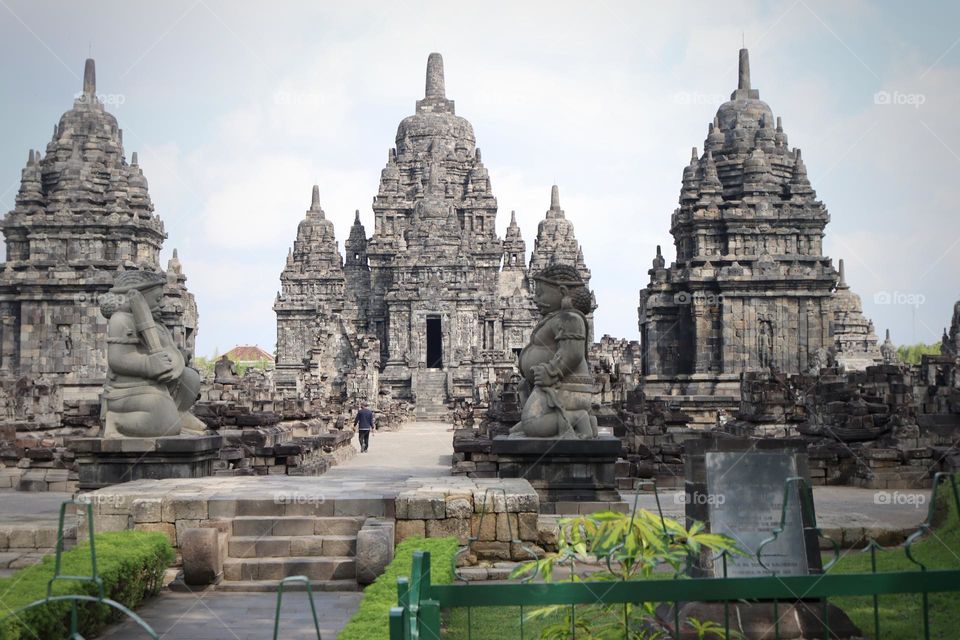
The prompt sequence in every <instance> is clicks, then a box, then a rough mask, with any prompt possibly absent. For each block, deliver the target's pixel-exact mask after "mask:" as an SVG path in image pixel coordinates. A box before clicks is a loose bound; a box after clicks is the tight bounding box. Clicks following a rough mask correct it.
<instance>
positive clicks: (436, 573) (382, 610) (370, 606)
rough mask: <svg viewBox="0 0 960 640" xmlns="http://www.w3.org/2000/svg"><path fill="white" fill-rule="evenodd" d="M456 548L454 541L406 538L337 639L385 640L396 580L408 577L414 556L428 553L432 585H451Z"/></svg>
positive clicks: (394, 597)
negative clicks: (420, 552) (416, 553)
mask: <svg viewBox="0 0 960 640" xmlns="http://www.w3.org/2000/svg"><path fill="white" fill-rule="evenodd" d="M457 549H458V545H457V539H456V538H407V539H406V540H404V541H403V542H401V543H400V544H398V545H397V548H396V552H395V553H394V557H393V561H392V562H391V563H390V564H389V565H387V569H386V571H384V573H383V575H382V576H380V577H379V578H377V579H376V580H375V581H374V583H373V584H371V585H370V586H369V587H367V588H366V589H364V591H363V600H362V601H361V602H360V608H359V609H357V612H356V613H354V614H353V617H352V618H350V622H348V623H347V626H346V627H344V629H343V631H341V632H340V635H338V636H337V640H378V639H382V640H388V639H389V637H390V629H389V627H388V624H389V623H388V620H389V619H390V607H393V606H396V604H397V578H400V577H403V576H409V575H410V568H411V567H412V566H413V553H414V552H415V551H429V552H430V581H431V583H432V584H450V582H452V581H453V564H454V556H456V554H457Z"/></svg>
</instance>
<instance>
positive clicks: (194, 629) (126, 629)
mask: <svg viewBox="0 0 960 640" xmlns="http://www.w3.org/2000/svg"><path fill="white" fill-rule="evenodd" d="M362 598H363V594H362V593H329V592H327V593H316V594H314V596H313V600H314V605H315V606H316V608H317V618H318V620H319V621H320V634H321V636H322V637H323V639H324V640H333V639H334V638H336V635H337V633H339V632H340V630H341V629H343V627H344V626H345V625H346V624H347V621H348V620H349V619H350V616H352V615H353V613H354V612H355V611H356V610H357V607H358V606H359V605H360V600H361V599H362ZM276 606H277V597H276V596H275V595H274V594H272V593H218V592H215V591H214V592H204V593H198V594H192V593H171V592H169V591H164V592H162V593H161V595H160V596H159V597H157V598H154V599H153V600H151V601H150V602H148V603H147V604H145V605H143V606H142V607H140V608H139V609H137V614H138V615H139V616H140V617H142V618H143V619H144V620H145V621H146V623H147V624H149V625H150V626H151V627H153V630H154V631H156V632H157V634H158V635H159V636H160V637H161V638H162V639H164V640H267V639H269V638H272V637H273V624H274V614H275V612H276ZM97 637H98V638H104V639H105V640H142V639H143V638H146V637H147V635H146V634H145V633H144V632H143V630H142V628H141V627H140V626H139V625H136V624H134V623H133V622H123V623H120V624H116V625H114V626H113V627H111V628H110V629H108V630H107V631H105V632H104V633H103V634H101V635H99V636H97ZM279 637H280V638H283V640H301V639H302V640H307V639H308V638H309V639H310V640H316V639H317V632H316V631H315V630H314V626H313V618H312V617H311V615H310V604H309V602H308V601H307V594H306V593H302V592H292V593H288V594H284V596H283V611H282V613H281V616H280V633H279Z"/></svg>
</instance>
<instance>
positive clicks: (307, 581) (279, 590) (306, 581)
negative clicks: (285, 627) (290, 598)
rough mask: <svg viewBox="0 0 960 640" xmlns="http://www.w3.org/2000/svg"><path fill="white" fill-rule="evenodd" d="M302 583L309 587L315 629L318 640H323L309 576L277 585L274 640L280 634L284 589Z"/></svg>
mask: <svg viewBox="0 0 960 640" xmlns="http://www.w3.org/2000/svg"><path fill="white" fill-rule="evenodd" d="M294 583H302V584H304V585H306V587H307V598H309V599H310V612H311V613H312V614H313V628H314V629H315V630H316V632H317V640H323V639H322V638H321V637H320V621H319V620H318V619H317V607H316V605H315V604H314V603H313V588H312V587H311V586H310V578H308V577H307V576H289V577H287V578H284V579H283V580H281V581H280V583H279V584H278V585H277V612H276V615H275V616H274V618H273V640H277V638H279V637H280V636H279V633H280V604H281V603H282V602H283V588H284V587H285V586H286V585H288V584H294Z"/></svg>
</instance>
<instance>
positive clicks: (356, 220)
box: [353, 209, 360, 224]
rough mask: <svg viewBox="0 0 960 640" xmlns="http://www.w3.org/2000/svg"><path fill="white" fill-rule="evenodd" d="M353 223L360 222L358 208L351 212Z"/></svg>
mask: <svg viewBox="0 0 960 640" xmlns="http://www.w3.org/2000/svg"><path fill="white" fill-rule="evenodd" d="M353 224H360V209H356V210H355V211H354V213H353Z"/></svg>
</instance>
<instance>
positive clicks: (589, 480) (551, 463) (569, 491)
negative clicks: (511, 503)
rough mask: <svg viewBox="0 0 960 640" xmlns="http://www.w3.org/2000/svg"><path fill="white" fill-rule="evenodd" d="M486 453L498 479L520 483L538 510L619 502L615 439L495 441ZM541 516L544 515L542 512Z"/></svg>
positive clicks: (619, 450) (504, 437)
mask: <svg viewBox="0 0 960 640" xmlns="http://www.w3.org/2000/svg"><path fill="white" fill-rule="evenodd" d="M490 452H491V453H492V454H495V455H496V458H497V477H498V478H525V479H526V480H528V481H529V482H530V484H531V485H533V488H534V489H536V491H537V494H539V496H540V502H541V505H542V506H545V504H544V503H559V502H619V501H620V494H619V493H618V492H617V487H616V473H615V471H614V464H615V463H616V462H617V458H619V457H620V452H621V444H620V439H619V438H615V437H613V436H601V437H599V438H594V439H590V440H570V439H557V438H523V437H520V438H518V437H506V436H498V437H496V438H494V439H493V442H492V445H491V449H490ZM543 512H544V513H547V512H549V509H546V510H543Z"/></svg>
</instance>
